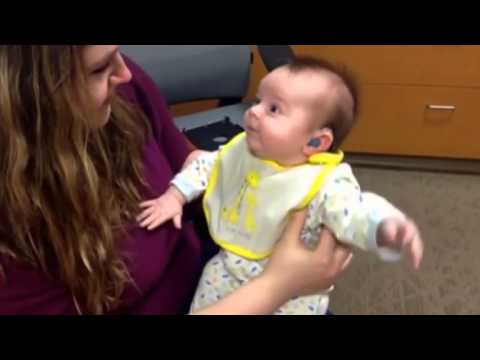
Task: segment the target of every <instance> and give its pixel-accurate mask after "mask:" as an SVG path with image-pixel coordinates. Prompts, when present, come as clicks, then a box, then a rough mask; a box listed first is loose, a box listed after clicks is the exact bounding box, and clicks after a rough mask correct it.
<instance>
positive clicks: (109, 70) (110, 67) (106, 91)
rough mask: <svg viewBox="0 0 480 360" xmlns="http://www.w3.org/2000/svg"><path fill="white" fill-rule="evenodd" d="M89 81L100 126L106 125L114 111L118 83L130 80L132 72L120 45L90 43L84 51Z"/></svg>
mask: <svg viewBox="0 0 480 360" xmlns="http://www.w3.org/2000/svg"><path fill="white" fill-rule="evenodd" d="M83 61H84V64H85V65H86V69H87V81H88V88H89V91H90V95H91V96H92V99H93V104H94V106H95V109H96V110H97V111H98V113H97V114H98V126H99V127H101V126H104V125H105V124H106V123H107V122H108V119H109V118H110V114H111V112H112V107H111V105H112V98H113V95H114V94H115V90H116V88H117V86H118V85H121V84H124V83H127V82H129V81H130V80H131V79H132V73H131V72H130V70H129V69H128V68H127V66H126V65H125V62H124V61H123V58H122V56H121V55H120V52H119V47H118V45H88V46H86V47H85V48H84V51H83Z"/></svg>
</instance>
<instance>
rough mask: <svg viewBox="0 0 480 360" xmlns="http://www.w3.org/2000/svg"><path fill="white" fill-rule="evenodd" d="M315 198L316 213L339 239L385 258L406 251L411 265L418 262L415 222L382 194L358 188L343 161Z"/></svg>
mask: <svg viewBox="0 0 480 360" xmlns="http://www.w3.org/2000/svg"><path fill="white" fill-rule="evenodd" d="M316 201H317V203H316V211H318V212H316V213H317V214H321V219H322V221H323V223H324V224H325V225H326V226H327V227H329V228H330V229H331V230H332V231H333V232H334V233H335V235H336V237H337V238H338V239H339V240H341V241H344V242H346V243H349V244H352V245H355V246H357V247H359V248H361V249H363V250H370V251H374V252H376V253H377V254H378V255H379V256H380V257H381V258H382V259H384V260H387V261H388V260H390V261H393V260H397V259H399V258H400V256H401V253H402V252H406V253H407V254H408V256H409V260H410V262H411V263H412V265H413V266H414V267H416V268H417V267H418V266H419V264H420V261H421V258H422V253H423V242H422V239H421V237H420V234H419V232H418V230H417V227H416V225H415V224H414V223H413V222H412V221H411V220H410V219H408V218H407V217H406V216H405V215H404V214H403V213H402V212H401V211H400V210H398V209H397V208H395V207H394V206H393V205H392V204H391V203H389V202H388V201H387V200H385V199H384V198H382V197H380V196H378V195H376V194H372V193H368V192H362V191H361V190H360V186H359V185H358V182H357V181H356V179H355V177H354V176H353V174H352V172H351V169H350V167H349V166H348V165H347V164H343V165H341V166H340V167H339V168H338V169H337V170H336V171H335V172H334V173H333V174H332V176H330V177H329V179H327V182H326V184H325V186H324V188H323V190H322V191H321V193H320V194H319V196H318V197H317V199H316Z"/></svg>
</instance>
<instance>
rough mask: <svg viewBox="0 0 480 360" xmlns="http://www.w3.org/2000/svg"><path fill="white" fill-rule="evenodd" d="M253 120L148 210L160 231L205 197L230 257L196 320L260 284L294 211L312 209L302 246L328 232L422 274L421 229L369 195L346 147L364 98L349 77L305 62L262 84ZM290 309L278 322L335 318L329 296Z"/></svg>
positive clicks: (200, 296) (202, 288) (208, 287)
mask: <svg viewBox="0 0 480 360" xmlns="http://www.w3.org/2000/svg"><path fill="white" fill-rule="evenodd" d="M257 98H258V101H257V102H256V103H255V104H254V105H253V106H252V107H251V108H250V109H249V110H248V111H247V112H246V114H245V130H246V131H245V132H244V133H241V134H239V135H237V136H236V137H235V138H234V139H233V140H231V141H230V142H229V143H228V144H227V145H225V146H224V147H222V148H221V149H220V150H219V151H217V152H213V153H204V154H203V155H201V156H199V157H198V158H197V159H195V160H194V161H193V162H191V163H190V164H189V165H187V166H186V167H185V169H184V170H182V171H181V172H180V173H179V174H178V175H177V176H176V177H175V178H174V179H173V181H172V182H171V187H170V188H169V189H168V190H167V191H166V192H165V194H164V195H162V196H161V197H160V198H158V199H155V200H151V201H147V202H144V203H142V204H141V206H142V208H145V210H144V211H143V212H142V214H141V215H140V216H139V218H138V221H139V223H140V225H141V226H143V227H146V228H148V229H149V230H151V229H154V228H155V227H157V226H159V225H160V224H162V223H164V222H165V221H168V220H170V219H173V221H174V224H175V226H176V227H177V228H180V226H181V216H182V208H183V206H184V205H185V204H186V203H187V202H189V201H192V200H193V199H195V198H197V197H199V196H201V195H202V194H204V198H203V206H204V211H205V215H206V218H207V222H208V226H209V230H210V234H211V236H212V238H213V239H214V241H215V242H216V243H217V244H218V245H219V246H220V248H221V251H220V253H219V254H218V255H216V256H215V257H214V258H213V259H212V260H211V261H210V262H209V263H208V264H207V266H206V267H205V269H204V272H203V274H202V278H201V280H200V283H199V285H198V289H197V292H196V295H195V297H194V301H193V303H192V307H191V311H195V310H199V309H201V308H204V307H206V306H209V305H211V304H213V303H214V302H216V301H218V300H219V299H221V298H223V297H224V296H226V295H227V294H229V293H230V292H232V291H233V290H235V289H236V288H238V287H240V286H241V285H242V284H243V283H244V282H246V281H249V280H250V279H252V278H253V277H255V276H257V275H258V274H260V272H261V271H262V270H263V269H264V267H265V265H266V262H267V261H268V258H269V255H270V254H271V252H272V249H273V247H274V245H275V241H276V240H277V239H279V238H280V235H281V233H282V231H283V230H284V228H285V226H286V224H287V222H288V220H289V214H290V212H292V211H296V210H300V209H305V208H307V209H308V215H307V220H306V224H305V228H304V230H303V233H302V240H303V241H304V243H305V245H306V246H308V247H312V248H313V247H315V246H316V245H317V244H316V240H317V238H318V234H319V232H320V230H321V228H322V227H323V226H326V227H328V228H329V229H330V230H331V231H332V232H333V233H334V234H335V236H336V238H337V239H338V240H339V241H341V242H344V243H346V244H351V245H353V246H356V247H357V248H360V249H363V250H367V251H373V252H376V253H377V254H378V255H379V256H380V258H382V259H384V260H385V261H393V260H398V259H399V258H400V256H401V255H402V254H405V255H406V256H407V257H408V260H409V261H410V263H411V264H412V265H413V267H415V268H418V267H419V265H420V262H421V259H422V255H423V242H422V239H421V237H420V234H419V232H418V230H417V227H416V225H415V224H414V223H413V222H412V221H411V220H410V219H409V218H407V217H406V216H405V215H404V214H403V213H402V212H401V211H400V210H398V209H396V208H395V207H394V206H393V205H392V204H390V203H389V202H388V201H387V200H385V199H383V198H381V197H380V196H378V195H375V194H372V193H365V192H362V191H361V189H360V186H359V184H358V182H357V180H356V179H355V177H354V175H353V173H352V169H351V167H350V166H349V165H348V164H346V163H345V162H343V153H342V152H341V151H340V146H341V144H342V143H343V141H344V139H345V138H346V136H347V135H348V134H349V133H350V132H351V129H352V127H353V125H354V123H355V119H356V115H357V108H358V105H357V90H356V87H355V85H354V82H353V81H352V79H351V78H350V76H349V75H348V73H346V72H344V71H343V70H341V69H338V68H336V67H335V66H333V65H331V64H330V63H328V62H326V61H323V60H319V59H314V58H309V57H297V58H295V59H293V60H292V62H290V63H289V64H288V65H285V66H283V67H280V68H277V69H276V70H274V71H273V72H271V73H270V74H268V75H267V76H266V77H265V78H264V79H263V80H262V82H261V84H260V86H259V89H258V95H257ZM331 290H332V289H326V290H325V291H324V292H323V293H320V294H315V295H312V296H307V297H298V298H295V299H292V300H290V301H289V302H288V303H286V304H285V305H284V306H283V307H281V308H280V309H278V311H277V312H276V314H325V313H326V312H327V308H328V299H329V293H330V292H331Z"/></svg>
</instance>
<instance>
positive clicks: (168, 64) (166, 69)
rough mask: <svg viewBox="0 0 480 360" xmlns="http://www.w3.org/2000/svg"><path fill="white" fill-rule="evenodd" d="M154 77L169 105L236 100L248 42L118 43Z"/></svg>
mask: <svg viewBox="0 0 480 360" xmlns="http://www.w3.org/2000/svg"><path fill="white" fill-rule="evenodd" d="M121 51H122V52H123V53H124V54H126V55H127V56H129V57H131V58H132V59H133V60H134V61H135V62H136V63H138V64H139V65H140V66H142V68H143V69H144V70H145V71H146V72H147V73H148V74H149V75H150V76H151V77H152V78H153V79H154V81H155V82H156V83H157V85H158V86H159V87H160V88H161V89H162V92H163V94H164V95H165V97H166V99H167V102H168V103H169V104H170V105H174V104H179V103H184V102H191V101H197V100H210V99H219V100H226V103H235V102H240V101H241V99H242V98H243V97H244V96H245V95H246V93H247V91H248V86H249V80H250V65H251V61H252V53H251V50H250V48H249V47H248V45H122V46H121Z"/></svg>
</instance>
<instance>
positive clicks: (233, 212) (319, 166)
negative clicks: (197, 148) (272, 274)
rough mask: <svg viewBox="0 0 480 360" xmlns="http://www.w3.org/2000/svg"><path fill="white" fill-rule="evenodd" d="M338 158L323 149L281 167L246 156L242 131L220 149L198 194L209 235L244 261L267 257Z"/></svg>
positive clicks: (312, 196) (311, 197)
mask: <svg viewBox="0 0 480 360" xmlns="http://www.w3.org/2000/svg"><path fill="white" fill-rule="evenodd" d="M342 160H343V153H341V152H339V153H338V154H332V153H323V154H317V155H314V156H312V157H311V158H310V159H309V162H308V163H306V164H303V165H299V166H295V167H291V168H284V167H282V166H280V165H278V164H277V163H275V162H273V161H266V160H260V159H258V158H256V157H254V156H253V155H251V154H250V152H249V150H248V147H247V142H246V136H245V133H241V134H239V135H237V136H236V137H235V138H234V139H233V140H232V141H230V142H229V143H228V144H227V145H226V146H225V147H223V148H222V149H221V150H220V152H219V155H218V158H217V161H216V163H215V165H214V167H213V171H212V174H211V176H210V179H209V183H208V187H207V190H206V192H205V196H204V199H203V207H204V211H205V215H206V218H207V222H208V226H209V230H210V234H211V236H212V238H213V239H214V240H215V242H216V243H217V244H218V245H219V246H220V247H222V248H223V249H225V250H227V251H230V252H232V253H234V254H237V255H240V256H242V257H244V258H247V259H249V260H261V259H264V258H266V257H268V256H269V255H270V254H271V252H272V249H273V246H274V244H275V242H276V241H277V240H278V239H279V238H280V236H281V233H282V232H283V230H284V228H285V226H286V224H287V222H288V219H289V213H290V212H291V211H294V210H299V209H303V208H305V207H306V206H308V204H309V203H310V201H311V200H312V199H313V198H314V197H315V195H316V194H317V192H318V191H319V190H320V188H321V187H322V184H323V183H324V180H325V178H326V177H327V176H328V175H329V174H330V173H331V172H332V170H334V169H335V167H336V166H337V165H339V164H340V163H341V161H342Z"/></svg>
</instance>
